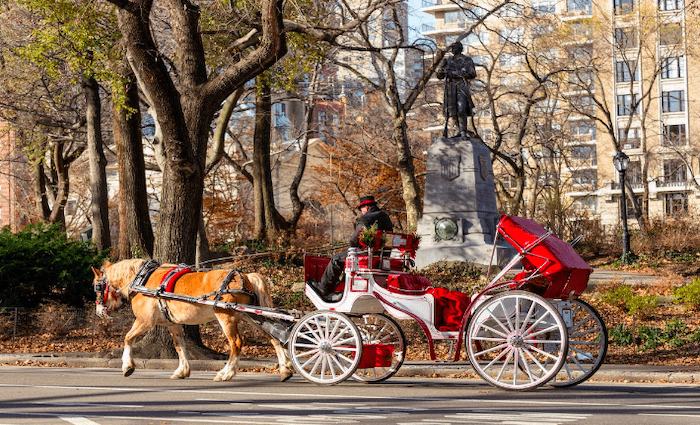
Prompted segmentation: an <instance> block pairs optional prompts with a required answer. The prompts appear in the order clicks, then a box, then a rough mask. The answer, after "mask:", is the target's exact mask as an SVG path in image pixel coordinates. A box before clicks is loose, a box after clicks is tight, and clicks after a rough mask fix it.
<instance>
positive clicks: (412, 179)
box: [393, 114, 423, 230]
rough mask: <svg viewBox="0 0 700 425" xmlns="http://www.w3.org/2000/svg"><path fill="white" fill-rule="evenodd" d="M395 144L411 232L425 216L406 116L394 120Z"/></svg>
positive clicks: (407, 221) (407, 220) (407, 222)
mask: <svg viewBox="0 0 700 425" xmlns="http://www.w3.org/2000/svg"><path fill="white" fill-rule="evenodd" d="M394 120H395V122H394V134H393V138H394V143H395V145H396V149H397V155H398V164H399V174H400V175H401V183H402V186H403V200H404V203H405V204H406V224H407V226H408V229H409V230H414V229H416V228H417V227H418V220H420V218H421V217H422V216H423V204H422V203H421V196H420V188H419V187H418V180H417V179H416V167H415V165H414V164H413V155H412V154H411V146H410V144H409V143H408V134H407V132H406V116H405V114H400V115H399V116H398V117H396V118H394Z"/></svg>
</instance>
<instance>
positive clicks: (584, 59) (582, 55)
mask: <svg viewBox="0 0 700 425" xmlns="http://www.w3.org/2000/svg"><path fill="white" fill-rule="evenodd" d="M567 53H568V56H569V62H570V63H572V64H574V65H585V64H588V63H590V62H591V60H593V48H592V47H591V46H579V47H573V48H571V49H568V50H567Z"/></svg>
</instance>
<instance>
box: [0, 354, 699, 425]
mask: <svg viewBox="0 0 700 425" xmlns="http://www.w3.org/2000/svg"><path fill="white" fill-rule="evenodd" d="M169 375H170V371H165V370H137V371H136V372H135V374H134V375H132V376H131V377H129V378H124V377H122V376H121V374H120V372H119V371H118V370H115V369H102V368H90V369H68V368H36V367H2V368H0V424H2V425H26V424H32V425H44V424H74V425H117V424H136V425H141V424H158V425H163V424H173V425H177V424H202V423H205V424H251V425H256V424H305V425H325V424H363V425H374V424H401V425H418V424H420V425H431V424H433V425H437V424H439V425H450V424H522V425H535V424H548V425H552V424H585V425H598V424H600V425H602V424H605V425H609V424H611V423H615V424H616V425H625V424H634V425H645V424H661V423H663V424H671V425H673V424H700V392H699V391H697V386H691V385H684V384H664V385H659V384H634V385H631V384H613V383H584V384H582V385H579V386H577V387H574V388H571V389H554V388H550V387H546V388H540V389H538V390H535V391H531V392H527V393H513V392H506V391H502V390H499V389H495V388H492V387H489V386H488V385H487V384H485V383H484V382H483V381H478V380H469V379H425V378H392V379H390V380H389V381H387V382H386V383H383V384H374V385H367V384H362V383H356V382H351V381H348V382H344V383H342V384H340V385H337V386H333V387H321V386H317V385H313V384H309V383H307V382H306V381H304V380H302V379H301V378H298V377H294V378H292V380H290V381H288V382H285V383H279V382H276V380H277V376H275V375H272V374H253V373H243V374H239V375H238V376H236V377H235V378H234V380H233V381H231V382H225V383H222V382H213V381H212V378H213V376H214V373H213V372H195V373H193V376H192V377H191V378H188V379H185V380H170V379H168V376H169Z"/></svg>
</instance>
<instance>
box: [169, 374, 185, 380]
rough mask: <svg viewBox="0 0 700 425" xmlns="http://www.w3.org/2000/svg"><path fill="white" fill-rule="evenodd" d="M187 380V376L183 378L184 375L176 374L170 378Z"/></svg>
mask: <svg viewBox="0 0 700 425" xmlns="http://www.w3.org/2000/svg"><path fill="white" fill-rule="evenodd" d="M185 378H187V377H186V376H183V375H175V374H172V375H171V376H170V379H185Z"/></svg>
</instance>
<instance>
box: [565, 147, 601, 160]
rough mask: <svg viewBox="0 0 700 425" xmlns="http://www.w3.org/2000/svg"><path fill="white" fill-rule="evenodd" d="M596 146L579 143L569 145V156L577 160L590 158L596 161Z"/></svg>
mask: <svg viewBox="0 0 700 425" xmlns="http://www.w3.org/2000/svg"><path fill="white" fill-rule="evenodd" d="M596 152H597V150H596V147H595V145H581V146H572V147H571V158H572V159H574V160H579V161H586V160H592V161H593V164H595V162H596Z"/></svg>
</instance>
